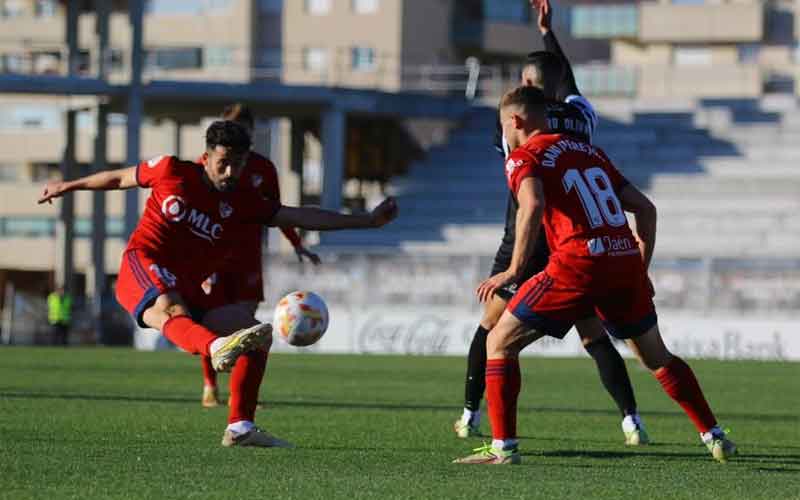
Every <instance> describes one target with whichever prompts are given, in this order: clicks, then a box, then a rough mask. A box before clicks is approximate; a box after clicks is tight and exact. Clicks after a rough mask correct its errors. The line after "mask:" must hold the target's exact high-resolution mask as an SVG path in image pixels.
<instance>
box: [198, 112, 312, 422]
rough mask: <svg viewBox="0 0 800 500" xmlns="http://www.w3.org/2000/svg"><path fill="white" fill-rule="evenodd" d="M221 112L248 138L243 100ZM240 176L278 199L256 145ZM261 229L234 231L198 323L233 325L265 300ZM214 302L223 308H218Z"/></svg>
mask: <svg viewBox="0 0 800 500" xmlns="http://www.w3.org/2000/svg"><path fill="white" fill-rule="evenodd" d="M221 118H222V119H223V120H230V121H232V122H235V123H238V124H239V125H241V126H242V127H244V128H245V130H247V133H248V134H249V135H250V137H251V139H252V137H253V131H254V130H255V120H254V118H253V114H252V112H251V111H250V109H249V108H248V107H247V106H244V105H242V104H240V103H236V104H232V105H230V106H226V107H225V109H224V110H223V112H222V116H221ZM240 182H242V183H244V185H246V186H252V187H253V188H254V189H256V190H258V191H259V192H261V194H262V196H264V197H266V198H269V199H272V200H277V201H280V199H281V191H280V186H279V184H278V171H277V169H276V168H275V165H274V164H273V163H272V162H271V161H270V160H269V159H268V158H266V157H264V156H262V155H260V154H258V153H256V152H255V151H251V152H250V154H249V155H248V157H247V165H246V166H245V168H244V171H243V172H242V176H241V179H240ZM280 230H281V232H282V233H283V235H284V236H285V237H286V239H288V240H289V241H290V242H291V243H292V246H293V247H294V250H295V253H296V254H297V257H298V259H300V261H301V262H302V261H303V259H304V258H306V259H309V260H310V261H311V262H312V263H313V264H315V265H318V264H319V263H320V259H319V256H317V255H316V254H314V253H312V252H310V251H308V250H307V249H306V248H305V247H304V246H303V243H302V240H301V239H300V235H298V234H297V231H295V229H294V228H293V227H281V228H280ZM262 233H263V231H262V227H261V226H259V225H254V224H250V225H246V226H242V227H241V230H240V231H239V232H238V235H237V238H239V243H238V244H237V245H236V251H235V252H234V253H233V254H232V255H231V256H230V257H229V258H228V259H227V260H226V262H225V264H224V265H223V266H221V267H220V269H219V270H218V271H217V272H215V273H214V274H213V275H212V276H211V277H209V278H208V279H207V280H206V282H204V291H205V293H206V295H207V297H206V298H207V302H208V304H207V306H206V308H205V309H206V310H207V311H208V313H207V314H206V316H204V318H203V323H204V324H205V326H207V327H209V328H210V329H211V330H213V331H217V332H226V331H235V330H237V329H239V328H243V327H246V326H253V325H255V324H256V323H257V321H256V320H255V313H256V309H257V308H258V303H259V302H261V301H263V300H264V281H263V275H264V270H263V269H262V262H263V260H262V252H261V240H262ZM218 308H222V310H217V309H218ZM200 366H201V368H202V372H203V394H202V398H201V404H202V405H203V406H204V407H206V408H212V407H215V406H217V405H219V404H220V400H219V389H218V388H217V371H216V370H214V367H213V366H212V365H211V358H209V357H208V356H201V357H200Z"/></svg>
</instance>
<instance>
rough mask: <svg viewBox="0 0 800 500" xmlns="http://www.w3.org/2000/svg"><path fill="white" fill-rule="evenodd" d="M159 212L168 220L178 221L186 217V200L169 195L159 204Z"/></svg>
mask: <svg viewBox="0 0 800 500" xmlns="http://www.w3.org/2000/svg"><path fill="white" fill-rule="evenodd" d="M161 213H163V214H164V217H166V218H167V220H169V221H170V222H180V221H182V220H183V218H184V217H186V202H185V201H184V200H183V198H181V197H180V196H176V195H174V194H172V195H169V196H167V197H166V198H165V199H164V202H163V203H162V204H161Z"/></svg>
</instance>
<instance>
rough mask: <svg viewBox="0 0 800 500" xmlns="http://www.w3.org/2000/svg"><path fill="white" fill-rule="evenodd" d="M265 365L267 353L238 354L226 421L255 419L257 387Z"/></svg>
mask: <svg viewBox="0 0 800 500" xmlns="http://www.w3.org/2000/svg"><path fill="white" fill-rule="evenodd" d="M266 367H267V353H266V352H264V351H260V350H259V351H250V352H246V353H244V354H242V355H241V356H239V359H237V360H236V364H235V365H234V366H233V371H232V372H231V380H230V391H231V401H230V409H229V411H228V423H229V424H232V423H234V422H239V421H240V420H247V421H250V422H254V421H255V417H256V405H258V389H259V388H260V387H261V379H262V378H264V370H265V369H266Z"/></svg>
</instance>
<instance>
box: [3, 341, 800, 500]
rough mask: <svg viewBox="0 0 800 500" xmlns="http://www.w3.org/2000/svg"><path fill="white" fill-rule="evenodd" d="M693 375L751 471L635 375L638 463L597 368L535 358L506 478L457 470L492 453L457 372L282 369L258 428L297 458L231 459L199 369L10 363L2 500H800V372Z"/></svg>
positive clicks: (101, 354) (782, 367) (58, 352)
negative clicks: (469, 420) (705, 442)
mask: <svg viewBox="0 0 800 500" xmlns="http://www.w3.org/2000/svg"><path fill="white" fill-rule="evenodd" d="M691 364H692V365H693V367H694V368H695V371H696V372H697V375H698V378H699V379H700V381H701V384H702V385H703V387H704V389H705V391H706V394H707V395H708V397H709V400H710V402H711V405H712V407H714V408H715V409H716V411H717V415H718V417H719V418H720V421H721V423H722V425H723V426H724V427H728V428H730V429H731V430H732V434H731V437H732V439H733V440H734V441H736V442H737V444H738V445H739V448H740V455H739V457H737V459H736V460H735V461H732V462H730V463H728V464H725V465H722V464H718V463H715V462H713V461H712V460H711V458H710V456H709V454H708V452H707V451H706V450H705V448H704V447H702V446H701V445H700V444H699V440H698V437H697V434H696V433H695V432H694V429H693V427H692V426H691V424H690V423H689V421H688V420H687V419H686V418H685V416H684V415H683V414H682V413H681V412H680V410H679V408H678V407H677V406H676V405H674V404H673V403H672V401H670V400H669V399H668V398H667V397H666V396H665V395H664V394H663V393H662V392H661V390H660V387H659V386H658V384H657V382H656V381H655V380H654V379H653V378H652V377H651V376H650V375H649V374H648V373H646V372H644V371H643V370H642V369H640V368H639V367H638V365H636V364H635V363H632V362H629V365H628V366H629V369H630V372H631V377H632V379H633V383H634V387H635V388H636V391H637V397H638V401H639V407H640V410H641V412H642V415H643V417H644V419H645V424H646V426H647V427H648V430H649V432H650V435H651V438H652V439H653V441H654V444H652V445H650V446H647V447H641V448H626V447H625V446H624V445H623V444H622V441H623V436H622V433H621V431H620V428H619V425H620V418H619V416H618V415H617V414H616V411H615V410H614V409H613V405H612V403H611V400H610V398H609V397H608V396H607V394H606V393H605V392H604V390H603V389H602V387H601V385H600V382H599V379H598V377H597V375H596V372H595V369H594V364H593V363H592V362H591V361H590V360H589V359H588V358H587V359H585V360H584V359H570V360H553V359H541V358H525V359H524V360H523V362H522V369H523V377H524V380H523V388H522V395H521V399H520V408H521V411H520V416H519V432H520V435H521V436H522V437H523V439H522V442H521V450H522V452H523V464H522V465H521V466H514V467H511V466H505V467H498V466H464V465H453V464H450V461H451V460H452V459H454V458H456V457H459V456H462V455H465V454H467V453H468V452H470V450H471V448H474V447H477V446H479V445H481V444H482V439H481V438H474V439H469V440H459V439H457V438H456V437H455V435H454V433H453V432H452V422H453V420H455V418H456V417H457V416H458V415H459V414H460V412H461V409H460V408H461V403H462V392H463V372H464V361H463V360H462V359H459V358H428V357H399V356H398V357H392V356H314V355H286V354H284V355H273V356H272V357H271V358H270V361H269V365H268V368H267V376H266V378H265V381H264V384H263V385H262V389H261V401H262V404H263V405H264V410H261V411H259V415H258V424H259V425H261V426H263V427H265V428H266V429H268V430H269V431H270V432H272V433H274V434H276V435H277V436H279V437H282V438H285V439H288V440H290V441H292V442H294V443H295V444H296V445H297V448H296V449H292V450H285V449H253V448H241V449H227V448H222V447H221V446H220V439H221V437H222V431H223V429H224V426H225V418H226V410H225V409H224V408H218V409H210V410H204V409H202V408H201V407H200V404H199V398H200V389H201V386H202V380H201V377H200V369H199V361H198V359H197V358H193V357H190V356H187V355H185V354H179V353H174V352H157V353H144V352H135V351H132V350H126V349H69V350H62V349H51V348H2V349H0V498H8V499H24V498H43V499H44V498H47V499H60V498H81V499H85V498H148V499H158V498H169V499H178V498H198V499H200V498H228V499H252V498H270V499H278V498H280V499H282V498H303V499H310V498H349V499H353V498H376V499H385V498H431V499H438V498H460V499H465V500H467V499H478V498H493V499H505V498H573V499H587V498H614V499H626V498H631V499H649V498H658V499H667V498H686V499H693V500H697V499H705V498H708V499H712V498H713V499H729V498H742V499H754V498H769V499H773V500H777V499H781V500H783V499H789V498H800V417H799V416H798V415H800V390H799V389H798V387H800V365H797V364H789V363H785V364H779V363H756V362H711V361H702V362H701V361H694V362H692V363H691ZM223 382H227V376H223ZM226 392H227V391H226ZM482 429H483V431H484V433H487V434H488V421H487V420H486V419H485V418H484V422H483V424H482ZM485 439H486V440H487V441H488V440H489V439H490V438H488V437H486V438H485Z"/></svg>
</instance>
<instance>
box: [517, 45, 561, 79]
mask: <svg viewBox="0 0 800 500" xmlns="http://www.w3.org/2000/svg"><path fill="white" fill-rule="evenodd" d="M528 66H533V67H535V68H536V69H537V70H538V72H539V75H540V76H541V78H551V75H552V77H556V78H561V77H562V76H563V75H564V62H563V61H562V60H561V58H560V57H558V56H557V55H556V54H553V53H552V52H548V51H546V50H538V51H536V52H531V53H530V54H528V56H527V57H526V58H525V64H524V65H523V66H522V70H523V71H525V68H527V67H528Z"/></svg>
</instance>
